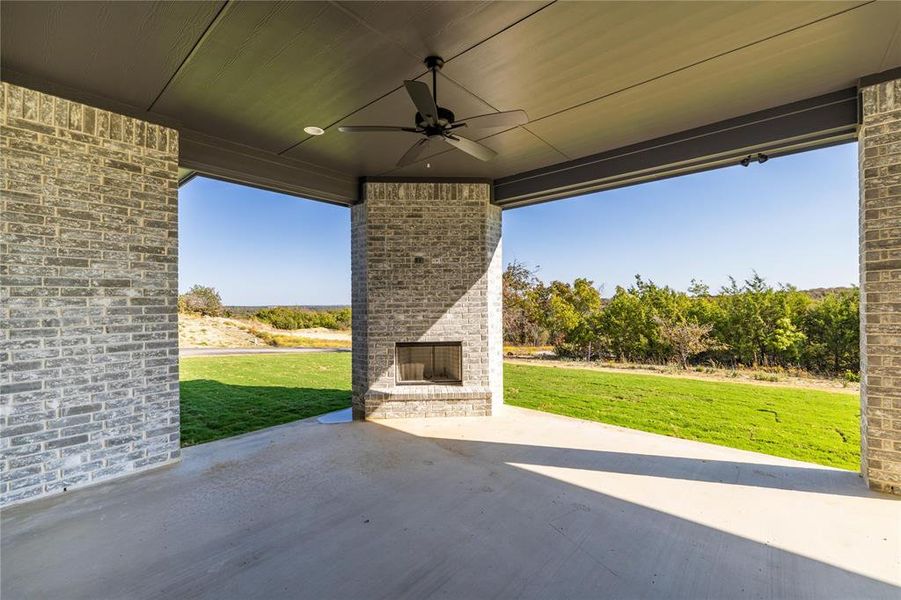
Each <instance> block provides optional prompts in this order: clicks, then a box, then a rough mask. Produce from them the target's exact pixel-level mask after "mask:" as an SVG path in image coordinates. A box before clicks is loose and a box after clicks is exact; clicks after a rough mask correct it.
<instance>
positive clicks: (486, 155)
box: [444, 135, 497, 160]
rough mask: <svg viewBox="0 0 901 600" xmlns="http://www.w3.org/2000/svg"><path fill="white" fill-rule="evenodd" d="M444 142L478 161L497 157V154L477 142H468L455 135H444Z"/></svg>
mask: <svg viewBox="0 0 901 600" xmlns="http://www.w3.org/2000/svg"><path fill="white" fill-rule="evenodd" d="M444 141H445V142H447V143H448V144H450V145H451V146H454V147H455V148H457V149H459V150H462V151H463V152H465V153H466V154H469V155H472V156H475V157H476V158H478V159H479V160H491V159H492V158H494V157H495V156H497V152H495V151H494V150H492V149H491V148H489V147H488V146H483V145H482V144H480V143H478V142H474V141H472V140H468V139H466V138H464V137H459V136H456V135H445V136H444Z"/></svg>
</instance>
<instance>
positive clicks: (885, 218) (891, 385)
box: [859, 80, 901, 494]
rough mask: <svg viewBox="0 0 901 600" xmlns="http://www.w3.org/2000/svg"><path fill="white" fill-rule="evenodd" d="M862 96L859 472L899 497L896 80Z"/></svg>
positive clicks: (900, 187)
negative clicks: (860, 470)
mask: <svg viewBox="0 0 901 600" xmlns="http://www.w3.org/2000/svg"><path fill="white" fill-rule="evenodd" d="M861 93H862V99H863V102H862V103H863V124H862V126H861V128H860V136H859V141H860V146H859V150H860V290H861V303H860V326H861V336H860V349H861V365H860V368H861V392H860V400H861V434H862V435H861V469H862V471H863V475H864V477H865V478H866V480H867V483H868V484H869V486H870V487H871V488H873V489H875V490H880V491H884V492H891V493H895V494H901V80H895V81H889V82H886V83H881V84H878V85H874V86H870V87H866V88H863V89H862V90H861Z"/></svg>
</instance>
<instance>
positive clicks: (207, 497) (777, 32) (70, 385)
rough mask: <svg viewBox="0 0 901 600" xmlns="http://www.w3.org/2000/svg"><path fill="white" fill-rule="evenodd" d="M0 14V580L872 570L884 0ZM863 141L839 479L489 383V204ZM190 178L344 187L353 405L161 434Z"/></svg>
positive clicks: (494, 338)
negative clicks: (0, 326) (240, 425)
mask: <svg viewBox="0 0 901 600" xmlns="http://www.w3.org/2000/svg"><path fill="white" fill-rule="evenodd" d="M0 16H2V20H0V23H2V31H0V34H2V35H0V41H2V52H0V59H2V72H0V78H2V86H0V92H2V93H0V123H2V136H0V154H2V161H3V172H2V179H0V196H2V202H3V218H2V227H3V230H2V233H3V245H2V253H0V263H2V269H3V271H2V273H3V276H4V277H3V281H2V300H3V302H2V309H0V310H2V318H3V321H4V330H3V333H4V338H3V347H2V349H0V362H2V367H3V369H2V375H0V400H2V405H0V407H2V412H0V418H2V426H3V435H2V437H0V449H2V453H3V454H2V459H3V465H2V466H3V469H4V473H3V479H2V481H0V505H2V506H4V511H3V525H2V538H3V539H2V543H3V553H2V579H3V580H2V589H3V596H4V598H6V597H10V598H17V597H40V596H42V595H46V596H50V597H67V598H75V597H84V598H97V597H159V596H169V597H220V598H221V597H228V598H246V597H261V598H272V597H297V596H304V597H370V596H378V597H425V596H430V595H446V596H450V597H484V596H500V597H510V596H528V597H551V596H554V597H585V596H598V595H607V596H610V597H654V596H660V597H692V598H694V597H716V598H722V597H745V596H748V597H760V596H767V597H805V596H810V597H840V598H848V597H889V596H893V595H894V596H897V591H898V589H897V587H896V586H897V585H898V583H899V580H898V573H899V564H898V556H899V539H898V527H897V525H898V522H899V508H898V507H899V504H898V503H897V501H896V498H894V497H893V496H892V495H893V494H895V495H897V494H899V493H901V234H899V227H901V217H899V214H901V186H899V185H898V182H899V175H898V174H899V173H901V144H899V142H898V140H899V139H901V35H899V33H898V32H899V30H901V4H899V3H896V2H889V1H878V2H793V3H778V4H774V3H734V2H705V3H676V2H669V3H654V4H647V3H638V2H622V3H620V2H610V3H591V2H544V1H541V2H434V3H432V2H412V3H370V2H241V1H235V0H231V1H228V0H226V1H209V2H155V1H154V2H151V1H140V2H91V3H87V2H77V3H76V2H31V1H23V2H3V3H2V5H0ZM436 57H440V59H439V58H436ZM486 123H487V124H488V125H490V126H486ZM477 124H479V125H478V127H476V125H477ZM366 127H368V128H369V129H368V130H366V132H365V133H361V132H360V128H366ZM372 127H375V128H376V129H377V131H373V130H372ZM385 127H388V128H391V129H390V130H389V131H382V129H384V128H385ZM398 127H400V130H398ZM855 141H856V142H857V143H858V144H859V149H860V161H859V173H860V189H861V192H860V198H859V207H860V284H861V315H860V318H861V356H862V361H861V362H862V364H861V388H862V392H861V427H862V436H861V437H862V440H863V442H862V444H863V447H862V453H861V454H862V464H861V475H862V477H859V476H858V475H857V474H855V473H849V472H843V471H834V470H829V469H825V468H822V467H816V466H812V465H807V464H800V463H794V462H791V461H787V460H782V459H776V458H772V457H765V456H760V455H754V454H749V453H746V452H740V451H736V450H729V449H725V448H718V447H711V446H706V445H703V444H696V443H691V442H684V441H679V440H674V439H668V438H661V437H658V436H653V435H649V434H643V433H637V432H630V431H625V430H619V429H615V428H611V427H605V426H601V425H597V424H590V423H581V422H577V421H572V420H568V419H563V418H557V417H551V416H547V415H538V414H533V413H530V412H527V411H523V410H515V409H512V408H510V407H505V406H504V404H503V387H502V381H501V379H502V376H503V374H502V360H503V356H502V352H503V349H502V320H501V309H502V295H501V271H502V254H501V251H502V220H503V211H504V210H507V209H510V208H515V207H517V206H525V205H528V204H534V203H538V202H549V201H555V200H559V199H562V198H567V197H571V196H575V195H579V194H586V193H590V192H598V191H602V190H606V189H612V188H616V187H621V186H626V185H634V184H638V183H641V182H644V181H650V180H655V179H661V178H666V177H675V176H678V175H681V174H684V173H692V172H698V171H702V170H705V169H713V168H717V167H721V166H724V165H737V164H744V165H745V166H748V167H749V168H752V169H756V168H766V167H765V166H761V164H759V163H763V162H765V161H767V160H775V159H778V158H779V157H780V156H784V155H786V154H790V153H795V152H802V151H805V150H808V149H812V148H819V147H824V146H828V145H832V144H841V143H849V142H855ZM411 144H415V146H411ZM488 159H490V160H488ZM194 176H205V177H212V178H218V179H222V180H226V181H231V182H235V183H239V184H244V185H250V186H257V187H261V188H264V189H268V190H274V191H277V192H282V193H287V194H291V195H294V196H297V197H299V198H307V199H312V200H316V201H323V202H329V203H333V204H338V205H341V206H346V207H348V210H349V212H350V223H351V225H350V226H351V240H352V242H351V245H352V247H351V257H352V280H353V298H352V303H353V351H352V352H353V375H352V379H353V381H352V383H353V416H354V419H355V420H356V421H358V422H354V423H344V424H337V425H324V424H319V423H297V424H294V425H289V426H284V427H280V428H277V429H273V430H270V431H264V432H260V433H256V434H252V435H248V436H244V437H240V438H236V439H232V440H226V441H221V442H215V443H211V444H208V445H205V446H202V447H198V448H191V449H189V450H187V451H185V452H184V454H182V451H181V447H180V420H179V410H180V405H179V380H178V370H179V350H178V343H177V340H178V332H177V321H178V315H177V293H178V235H179V232H178V186H179V185H180V183H183V182H184V181H186V180H188V179H189V178H191V177H194ZM602 198H603V196H601V197H600V199H599V201H602ZM854 201H855V199H849V202H854ZM139 473H140V474H139Z"/></svg>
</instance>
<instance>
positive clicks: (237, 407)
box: [181, 352, 350, 446]
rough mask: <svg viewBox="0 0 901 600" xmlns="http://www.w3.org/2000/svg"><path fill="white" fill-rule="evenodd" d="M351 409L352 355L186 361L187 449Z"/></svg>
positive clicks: (183, 434)
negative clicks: (240, 434)
mask: <svg viewBox="0 0 901 600" xmlns="http://www.w3.org/2000/svg"><path fill="white" fill-rule="evenodd" d="M348 406H350V354H349V353H343V352H342V353H311V354H278V355H273V354H256V355H247V356H198V357H190V358H184V359H182V361H181V443H182V446H192V445H194V444H202V443H204V442H211V441H213V440H218V439H220V438H225V437H229V436H233V435H238V434H239V433H246V432H248V431H254V430H257V429H262V428H264V427H272V426H273V425H280V424H282V423H289V422H291V421H296V420H298V419H305V418H307V417H312V416H315V415H320V414H322V413H327V412H330V411H333V410H338V409H341V408H345V407H348Z"/></svg>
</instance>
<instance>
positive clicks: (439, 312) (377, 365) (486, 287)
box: [351, 181, 503, 419]
mask: <svg viewBox="0 0 901 600" xmlns="http://www.w3.org/2000/svg"><path fill="white" fill-rule="evenodd" d="M351 216H352V225H351V228H352V232H351V240H352V242H351V244H352V252H351V257H352V263H353V268H352V280H353V293H352V301H353V405H354V417H355V418H358V419H360V418H391V417H414V416H460V415H489V414H491V413H492V411H493V410H494V409H496V408H497V407H498V405H499V404H501V403H502V402H503V390H502V386H501V378H502V377H503V372H502V368H503V364H502V360H503V339H502V331H501V326H502V323H501V210H500V207H498V206H495V205H493V204H491V184H490V183H472V182H460V183H444V182H442V183H422V182H393V181H389V182H367V183H365V184H363V200H362V201H361V202H360V203H359V204H357V205H356V206H354V207H353V208H352V211H351ZM398 342H454V343H456V342H461V343H462V350H463V360H462V383H460V384H448V385H397V381H396V379H397V377H396V373H395V344H396V343H398Z"/></svg>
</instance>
